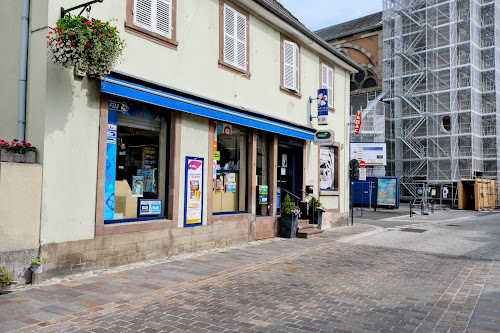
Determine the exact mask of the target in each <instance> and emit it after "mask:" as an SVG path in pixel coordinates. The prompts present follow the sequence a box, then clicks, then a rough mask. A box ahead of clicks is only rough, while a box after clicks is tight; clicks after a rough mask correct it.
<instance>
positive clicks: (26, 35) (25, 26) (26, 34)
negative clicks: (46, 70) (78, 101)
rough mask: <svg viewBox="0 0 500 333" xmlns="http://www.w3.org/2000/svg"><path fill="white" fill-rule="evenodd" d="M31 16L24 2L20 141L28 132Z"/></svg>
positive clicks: (25, 1)
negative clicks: (28, 69)
mask: <svg viewBox="0 0 500 333" xmlns="http://www.w3.org/2000/svg"><path fill="white" fill-rule="evenodd" d="M29 14H30V0H23V9H22V14H21V58H20V66H19V94H18V97H19V101H18V118H17V119H18V120H17V138H18V139H19V140H20V141H22V140H24V139H25V130H26V78H27V67H28V40H29Z"/></svg>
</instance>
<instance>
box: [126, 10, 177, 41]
mask: <svg viewBox="0 0 500 333" xmlns="http://www.w3.org/2000/svg"><path fill="white" fill-rule="evenodd" d="M176 5H177V0H127V21H126V23H125V28H126V31H127V32H130V33H132V34H134V35H138V36H140V37H144V38H146V39H148V40H150V41H152V42H155V43H158V44H161V45H165V46H168V47H170V48H174V49H176V48H177V41H176V29H175V23H176Z"/></svg>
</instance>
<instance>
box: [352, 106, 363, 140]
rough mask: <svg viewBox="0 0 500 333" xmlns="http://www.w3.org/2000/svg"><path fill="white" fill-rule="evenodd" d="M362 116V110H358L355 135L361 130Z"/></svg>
mask: <svg viewBox="0 0 500 333" xmlns="http://www.w3.org/2000/svg"><path fill="white" fill-rule="evenodd" d="M362 115H363V113H362V112H361V110H358V112H356V119H355V120H354V134H358V133H359V129H360V128H361V117H362Z"/></svg>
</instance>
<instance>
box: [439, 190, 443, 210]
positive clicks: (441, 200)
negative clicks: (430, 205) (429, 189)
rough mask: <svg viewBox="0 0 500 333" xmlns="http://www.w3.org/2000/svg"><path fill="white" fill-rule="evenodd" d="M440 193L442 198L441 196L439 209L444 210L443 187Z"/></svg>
mask: <svg viewBox="0 0 500 333" xmlns="http://www.w3.org/2000/svg"><path fill="white" fill-rule="evenodd" d="M439 192H440V196H439V209H441V210H442V209H443V185H439Z"/></svg>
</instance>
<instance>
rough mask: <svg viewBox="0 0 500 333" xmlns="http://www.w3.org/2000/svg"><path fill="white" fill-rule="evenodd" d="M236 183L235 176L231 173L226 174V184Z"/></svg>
mask: <svg viewBox="0 0 500 333" xmlns="http://www.w3.org/2000/svg"><path fill="white" fill-rule="evenodd" d="M235 181H236V174H235V173H233V172H230V173H226V182H228V183H234V182H235Z"/></svg>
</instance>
